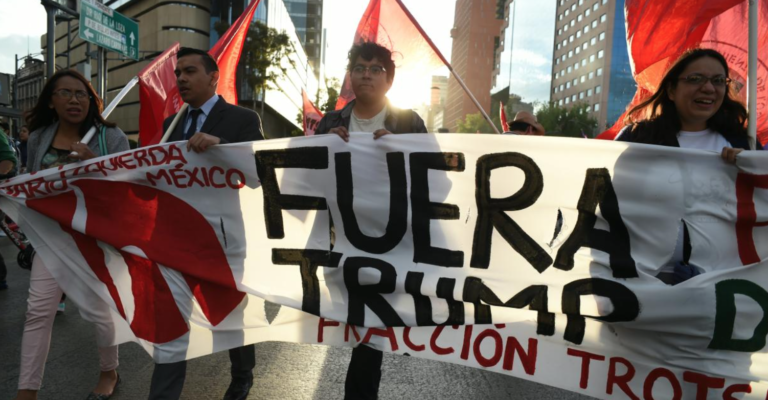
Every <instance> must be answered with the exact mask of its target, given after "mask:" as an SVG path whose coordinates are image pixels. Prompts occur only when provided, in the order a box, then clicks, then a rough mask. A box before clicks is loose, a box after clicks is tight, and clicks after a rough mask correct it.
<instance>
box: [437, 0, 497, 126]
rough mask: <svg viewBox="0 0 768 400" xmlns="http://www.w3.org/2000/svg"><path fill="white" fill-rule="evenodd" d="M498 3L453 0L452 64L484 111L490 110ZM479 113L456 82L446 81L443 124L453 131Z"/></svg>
mask: <svg viewBox="0 0 768 400" xmlns="http://www.w3.org/2000/svg"><path fill="white" fill-rule="evenodd" d="M497 3H498V1H497V0H456V13H455V17H454V23H453V28H452V29H451V37H452V38H453V46H452V51H451V65H452V66H453V69H454V71H456V73H457V74H459V76H460V77H461V78H462V79H463V80H464V83H465V84H466V85H467V88H468V89H469V90H470V92H472V94H474V96H475V98H476V99H477V100H478V102H479V103H480V106H481V107H483V108H484V109H485V111H486V112H490V109H491V95H490V91H491V77H492V73H493V69H494V64H495V63H494V54H495V50H496V46H497V44H496V43H497V42H498V35H499V31H500V29H501V24H502V21H503V14H502V13H501V12H500V11H499V9H498V7H497ZM478 112H480V111H479V110H478V109H477V106H476V105H475V104H474V102H473V101H472V99H471V98H470V97H469V96H468V95H467V94H466V93H465V91H464V89H462V87H461V86H460V85H459V83H458V81H457V80H456V79H455V78H454V77H453V76H451V77H449V78H448V96H447V98H446V105H445V112H444V125H445V126H446V127H447V128H449V129H450V131H452V132H455V131H456V129H457V127H458V122H459V121H460V120H463V119H464V118H466V116H467V114H475V113H478Z"/></svg>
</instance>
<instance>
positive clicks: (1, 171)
mask: <svg viewBox="0 0 768 400" xmlns="http://www.w3.org/2000/svg"><path fill="white" fill-rule="evenodd" d="M8 129H9V126H8V123H7V122H5V121H2V122H0V179H8V178H11V177H13V176H14V175H16V165H17V159H16V151H15V150H14V149H13V147H12V146H11V142H10V140H11V139H10V138H9V137H8V135H7V133H8V132H10V131H9V130H8ZM4 218H5V214H3V213H2V212H0V219H4ZM0 236H5V233H2V231H0ZM7 277H8V267H7V266H6V265H5V260H3V256H2V255H0V290H6V289H8V282H7V281H6V279H7Z"/></svg>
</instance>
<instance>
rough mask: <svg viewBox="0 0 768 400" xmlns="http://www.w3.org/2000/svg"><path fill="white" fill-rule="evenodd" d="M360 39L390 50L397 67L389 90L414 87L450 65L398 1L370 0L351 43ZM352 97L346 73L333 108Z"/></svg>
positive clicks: (341, 105) (338, 107)
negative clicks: (431, 73)
mask: <svg viewBox="0 0 768 400" xmlns="http://www.w3.org/2000/svg"><path fill="white" fill-rule="evenodd" d="M360 42H375V43H378V44H379V45H381V46H384V47H386V48H388V49H389V50H391V51H392V53H393V54H392V55H393V58H394V59H395V65H396V66H397V74H396V76H397V83H396V84H395V85H394V86H393V87H392V91H395V90H398V88H402V89H403V90H407V89H410V88H413V87H416V86H418V84H419V83H420V82H421V83H423V82H424V81H425V79H429V77H427V76H426V74H428V73H430V72H432V71H434V70H435V69H437V68H440V67H442V66H444V65H445V66H448V65H449V63H448V61H446V59H445V57H443V55H442V54H440V50H438V49H437V46H435V45H434V43H432V40H431V39H429V36H427V34H426V33H425V32H424V30H423V29H421V26H419V23H418V22H416V19H415V18H414V17H413V15H411V13H410V12H409V11H408V9H406V8H405V5H403V3H402V1H401V0H370V2H369V3H368V8H367V9H366V10H365V13H364V14H363V17H362V18H361V19H360V23H359V24H358V25H357V32H355V40H354V43H360ZM414 85H415V86H414ZM354 98H355V94H354V93H353V92H352V86H351V85H350V83H349V74H347V76H346V77H345V78H344V84H343V85H342V88H341V94H340V95H339V100H338V101H337V102H336V109H337V110H339V109H342V108H344V106H345V105H346V104H347V103H349V102H350V101H352V99H354Z"/></svg>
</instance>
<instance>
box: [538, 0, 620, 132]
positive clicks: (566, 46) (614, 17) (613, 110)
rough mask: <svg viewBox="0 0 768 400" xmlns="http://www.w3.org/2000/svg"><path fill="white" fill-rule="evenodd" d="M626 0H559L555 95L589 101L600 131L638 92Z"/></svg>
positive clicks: (560, 100) (564, 103) (565, 101)
mask: <svg viewBox="0 0 768 400" xmlns="http://www.w3.org/2000/svg"><path fill="white" fill-rule="evenodd" d="M624 24H625V23H624V0H557V12H556V21H555V41H554V52H553V55H554V57H553V60H552V61H553V62H552V86H551V92H550V94H551V101H553V102H554V103H556V104H557V105H559V106H561V107H573V106H574V105H582V104H584V105H586V109H587V111H588V112H589V113H591V114H592V116H593V117H594V118H595V119H597V121H598V124H597V129H596V132H593V133H599V132H602V131H603V130H605V129H606V128H607V127H610V126H612V125H613V124H614V123H615V122H616V120H618V118H619V117H620V116H621V114H623V113H624V110H625V109H626V107H627V105H629V103H630V102H631V101H632V97H633V96H634V94H635V82H634V79H633V78H632V73H631V67H630V64H629V54H628V52H627V40H626V33H625V32H626V30H625V27H624Z"/></svg>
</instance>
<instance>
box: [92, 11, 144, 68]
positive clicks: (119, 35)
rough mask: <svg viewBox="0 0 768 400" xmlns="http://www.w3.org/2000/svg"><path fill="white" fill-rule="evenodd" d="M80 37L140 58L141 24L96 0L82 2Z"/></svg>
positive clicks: (131, 56)
mask: <svg viewBox="0 0 768 400" xmlns="http://www.w3.org/2000/svg"><path fill="white" fill-rule="evenodd" d="M80 38H81V39H83V40H85V41H88V42H91V43H93V44H95V45H97V46H101V47H104V48H106V49H108V50H112V51H114V52H117V53H120V54H122V55H124V56H125V57H129V58H133V59H134V60H138V59H139V24H138V23H136V22H135V21H133V20H132V19H130V18H128V17H126V16H124V15H122V14H120V13H118V12H117V11H115V10H113V9H111V8H109V7H107V6H105V5H103V4H101V3H99V2H98V1H96V0H82V1H81V2H80Z"/></svg>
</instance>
